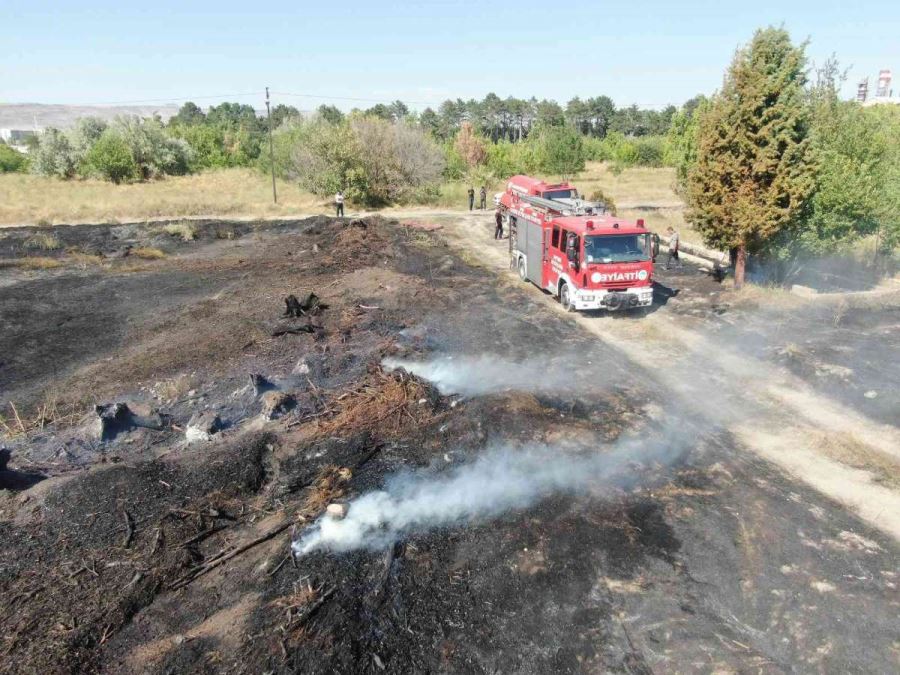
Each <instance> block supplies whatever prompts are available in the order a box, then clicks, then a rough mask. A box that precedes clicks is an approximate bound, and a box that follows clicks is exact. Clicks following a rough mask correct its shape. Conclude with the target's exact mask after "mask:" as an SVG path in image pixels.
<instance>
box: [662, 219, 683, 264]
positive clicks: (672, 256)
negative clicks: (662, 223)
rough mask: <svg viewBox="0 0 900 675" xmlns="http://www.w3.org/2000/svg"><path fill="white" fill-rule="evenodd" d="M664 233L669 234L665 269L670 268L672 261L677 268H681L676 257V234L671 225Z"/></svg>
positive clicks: (679, 260)
mask: <svg viewBox="0 0 900 675" xmlns="http://www.w3.org/2000/svg"><path fill="white" fill-rule="evenodd" d="M666 232H668V234H669V256H668V257H667V258H666V269H669V268H670V267H671V265H672V261H673V260H674V261H675V264H676V265H677V266H678V267H681V259H680V258H679V257H678V233H677V232H676V231H675V228H674V227H672V226H671V225H670V226H669V228H668V229H667V230H666Z"/></svg>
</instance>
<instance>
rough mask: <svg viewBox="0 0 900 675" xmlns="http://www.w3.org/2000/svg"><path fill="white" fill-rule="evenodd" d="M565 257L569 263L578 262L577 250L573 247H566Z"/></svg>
mask: <svg viewBox="0 0 900 675" xmlns="http://www.w3.org/2000/svg"><path fill="white" fill-rule="evenodd" d="M566 257H567V258H568V259H569V262H572V263H577V262H578V249H576V248H575V247H574V246H567V247H566Z"/></svg>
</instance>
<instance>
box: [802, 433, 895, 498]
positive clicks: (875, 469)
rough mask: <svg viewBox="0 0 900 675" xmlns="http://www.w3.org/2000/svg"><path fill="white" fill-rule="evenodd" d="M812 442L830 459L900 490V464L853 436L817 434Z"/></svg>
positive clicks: (848, 434)
mask: <svg viewBox="0 0 900 675" xmlns="http://www.w3.org/2000/svg"><path fill="white" fill-rule="evenodd" d="M811 440H812V443H813V445H814V447H816V449H818V450H819V451H820V452H822V454H824V455H825V456H827V457H828V458H830V459H833V460H834V461H836V462H840V463H841V464H846V465H847V466H850V467H853V468H854V469H863V470H864V471H868V472H870V473H871V474H872V477H873V480H874V481H875V482H876V483H879V484H881V485H884V486H885V487H888V488H891V489H893V490H897V489H900V462H898V461H897V460H896V459H894V458H893V457H890V456H889V455H886V454H884V453H882V452H879V451H877V450H873V449H872V448H870V447H869V446H868V445H866V444H865V443H861V442H860V441H858V440H857V439H856V437H855V436H853V434H850V433H842V434H816V435H814V436H813V438H812V439H811Z"/></svg>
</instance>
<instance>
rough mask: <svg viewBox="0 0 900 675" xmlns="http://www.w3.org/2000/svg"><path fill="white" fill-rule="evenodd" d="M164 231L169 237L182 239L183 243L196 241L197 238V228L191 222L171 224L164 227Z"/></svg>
mask: <svg viewBox="0 0 900 675" xmlns="http://www.w3.org/2000/svg"><path fill="white" fill-rule="evenodd" d="M163 231H164V232H165V233H166V234H168V235H171V236H173V237H178V238H180V239H181V241H194V239H196V238H197V226H196V225H195V224H194V223H192V222H191V221H189V220H182V221H181V222H178V223H169V224H167V225H166V226H164V227H163Z"/></svg>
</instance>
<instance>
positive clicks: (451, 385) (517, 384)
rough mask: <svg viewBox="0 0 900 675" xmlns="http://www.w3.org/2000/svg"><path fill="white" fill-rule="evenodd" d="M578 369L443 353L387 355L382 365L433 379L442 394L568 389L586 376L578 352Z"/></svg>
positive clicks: (545, 361) (587, 369)
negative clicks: (415, 356)
mask: <svg viewBox="0 0 900 675" xmlns="http://www.w3.org/2000/svg"><path fill="white" fill-rule="evenodd" d="M577 358H578V361H577V363H578V365H579V368H578V369H574V368H572V367H571V363H572V362H576V361H575V356H574V355H573V357H572V360H571V361H570V363H569V364H568V367H565V366H563V365H559V364H557V362H556V361H557V360H554V359H550V358H541V359H533V360H523V361H510V360H507V359H504V358H501V357H498V356H488V355H484V356H476V357H467V356H459V357H452V356H445V357H441V358H436V359H432V360H430V361H411V360H408V359H397V358H386V359H384V360H383V361H382V362H381V365H382V366H383V367H384V368H385V369H386V370H396V369H397V368H402V369H403V370H405V371H407V372H409V373H412V374H413V375H417V376H419V377H421V378H423V379H426V380H428V381H430V382H432V383H433V384H434V385H435V386H436V387H437V388H438V391H440V392H441V393H442V394H444V395H445V396H446V395H449V394H461V395H463V396H481V395H485V394H495V393H497V392H501V391H510V390H516V391H530V392H534V393H547V394H549V393H556V392H563V391H568V392H571V391H572V389H573V386H576V384H577V383H576V382H575V381H574V380H575V379H576V378H579V377H581V378H584V377H587V376H588V375H589V374H590V372H591V366H592V364H591V362H590V361H588V360H585V359H584V355H583V354H579V355H578V357H577Z"/></svg>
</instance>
